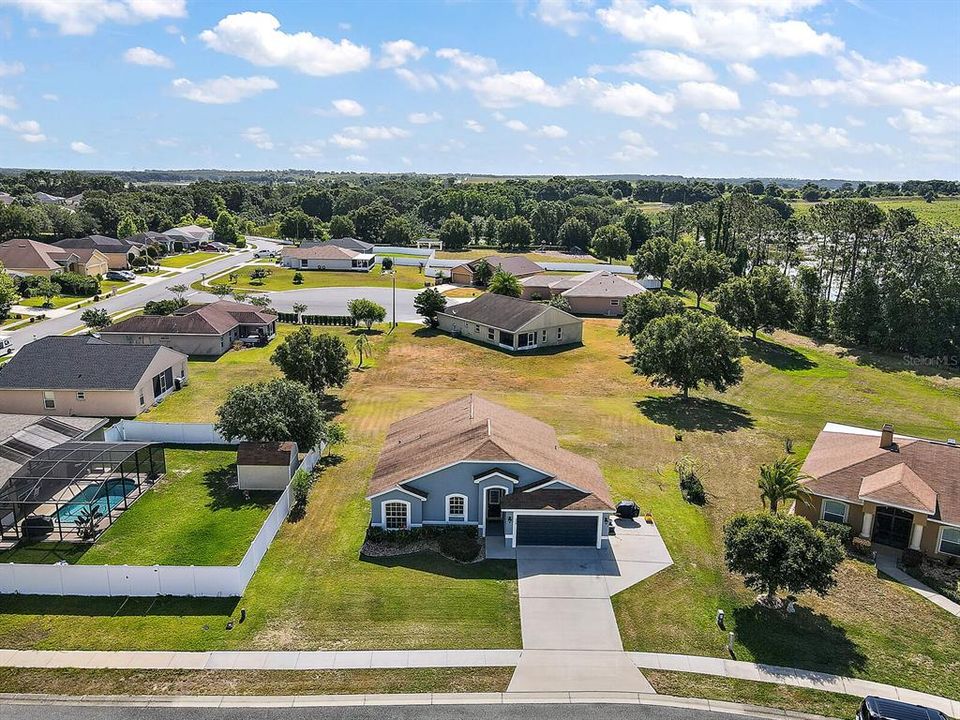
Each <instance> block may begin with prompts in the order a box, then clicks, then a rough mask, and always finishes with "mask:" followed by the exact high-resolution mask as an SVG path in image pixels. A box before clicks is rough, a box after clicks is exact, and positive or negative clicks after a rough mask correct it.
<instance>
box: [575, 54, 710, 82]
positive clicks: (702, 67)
mask: <svg viewBox="0 0 960 720" xmlns="http://www.w3.org/2000/svg"><path fill="white" fill-rule="evenodd" d="M610 70H612V71H614V72H621V73H627V74H630V75H640V76H641V77H646V78H651V79H653V80H659V81H662V82H670V81H677V82H679V81H681V80H701V81H709V80H713V79H715V77H716V76H715V75H714V72H713V70H712V69H711V68H710V66H709V65H707V64H706V63H705V62H702V61H701V60H697V59H696V58H693V57H690V56H689V55H685V54H683V53H672V52H667V51H665V50H642V51H641V52H638V53H634V55H633V60H632V61H631V62H629V63H625V64H623V65H612V66H603V65H597V66H594V67H592V68H590V72H591V74H596V73H600V72H605V71H610Z"/></svg>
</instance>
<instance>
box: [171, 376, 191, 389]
mask: <svg viewBox="0 0 960 720" xmlns="http://www.w3.org/2000/svg"><path fill="white" fill-rule="evenodd" d="M189 384H190V381H189V380H187V378H185V377H182V378H179V377H178V378H174V379H173V389H174V390H182V389H183V388H185V387H186V386H187V385H189Z"/></svg>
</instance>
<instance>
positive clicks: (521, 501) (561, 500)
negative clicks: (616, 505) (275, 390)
mask: <svg viewBox="0 0 960 720" xmlns="http://www.w3.org/2000/svg"><path fill="white" fill-rule="evenodd" d="M500 507H502V508H503V509H504V510H610V509H611V507H610V503H608V502H605V501H603V500H601V499H600V498H598V497H597V496H596V495H594V494H593V493H585V492H580V491H579V490H531V491H530V492H523V491H522V490H521V491H518V492H513V493H510V494H509V495H505V496H504V497H503V499H502V500H501V501H500Z"/></svg>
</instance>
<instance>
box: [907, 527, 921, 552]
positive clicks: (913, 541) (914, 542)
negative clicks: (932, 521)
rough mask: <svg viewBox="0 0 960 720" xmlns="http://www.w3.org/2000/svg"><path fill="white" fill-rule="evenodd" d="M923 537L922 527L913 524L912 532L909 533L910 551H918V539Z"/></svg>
mask: <svg viewBox="0 0 960 720" xmlns="http://www.w3.org/2000/svg"><path fill="white" fill-rule="evenodd" d="M922 537H923V525H917V524H916V523H914V524H913V532H911V533H910V549H911V550H919V549H920V539H921V538H922Z"/></svg>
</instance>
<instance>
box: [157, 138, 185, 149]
mask: <svg viewBox="0 0 960 720" xmlns="http://www.w3.org/2000/svg"><path fill="white" fill-rule="evenodd" d="M153 144H154V145H157V146H159V147H167V148H172V147H179V145H180V141H179V140H178V139H177V138H157V139H156V140H154V141H153Z"/></svg>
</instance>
